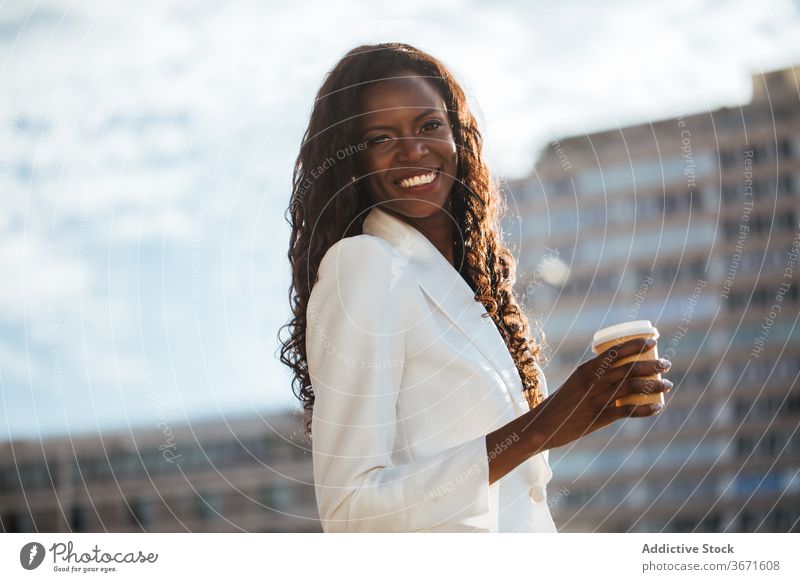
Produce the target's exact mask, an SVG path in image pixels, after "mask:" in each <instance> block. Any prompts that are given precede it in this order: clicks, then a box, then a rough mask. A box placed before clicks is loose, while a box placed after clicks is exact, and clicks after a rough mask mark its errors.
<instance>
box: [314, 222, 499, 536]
mask: <svg viewBox="0 0 800 582" xmlns="http://www.w3.org/2000/svg"><path fill="white" fill-rule="evenodd" d="M404 265H405V258H404V257H402V256H401V255H399V254H397V253H396V252H395V251H394V249H393V248H392V247H391V246H390V245H388V243H386V242H385V241H383V240H381V239H379V238H377V237H372V236H369V235H358V236H356V237H350V238H346V239H343V240H341V241H339V242H337V243H336V244H335V245H333V246H332V247H331V248H330V249H329V250H328V252H327V253H326V254H325V256H324V257H323V259H322V261H321V263H320V268H319V273H318V280H317V281H316V283H315V285H314V286H313V289H312V292H311V297H310V300H309V303H308V308H307V321H306V324H307V330H306V353H307V363H308V370H309V373H310V376H311V383H312V387H313V390H314V394H315V401H314V410H313V416H312V458H313V468H314V482H315V491H316V498H317V505H318V508H319V513H320V518H321V522H322V528H323V531H326V532H369V531H384V532H406V531H423V530H425V529H428V528H432V527H435V526H442V525H444V526H445V528H446V529H447V530H448V531H482V530H484V529H487V528H486V525H485V524H486V523H487V520H488V519H489V515H490V511H491V508H490V494H491V492H492V491H491V490H490V487H493V486H494V484H493V485H489V461H488V454H487V450H486V441H485V438H486V437H485V435H483V436H481V437H478V438H474V439H472V440H468V441H467V442H464V443H462V444H460V445H458V446H455V447H451V448H448V449H445V450H442V451H440V452H439V453H437V454H435V455H433V456H431V457H429V458H419V459H414V460H412V461H411V462H397V458H398V452H397V451H395V446H396V443H397V442H398V441H397V438H396V437H397V434H396V431H397V430H398V417H397V401H398V394H399V390H400V387H401V381H402V376H403V369H404V367H405V365H406V357H407V354H406V351H405V331H406V330H405V321H406V319H405V313H406V311H405V305H406V300H405V299H404V294H405V293H407V292H408V291H407V289H409V287H408V285H409V278H408V277H405V278H404V277H402V269H403V266H404ZM400 456H402V458H403V459H405V460H407V459H408V458H409V456H408V455H407V454H405V455H400Z"/></svg>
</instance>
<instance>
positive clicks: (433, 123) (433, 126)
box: [422, 119, 442, 129]
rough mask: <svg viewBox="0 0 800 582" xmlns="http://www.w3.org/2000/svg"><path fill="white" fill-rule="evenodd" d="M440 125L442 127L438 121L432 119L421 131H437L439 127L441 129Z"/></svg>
mask: <svg viewBox="0 0 800 582" xmlns="http://www.w3.org/2000/svg"><path fill="white" fill-rule="evenodd" d="M441 125H442V122H441V121H439V120H438V119H434V120H432V121H429V122H428V123H426V124H425V125H423V126H422V129H438V128H439V127H441Z"/></svg>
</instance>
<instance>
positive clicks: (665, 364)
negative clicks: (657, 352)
mask: <svg viewBox="0 0 800 582" xmlns="http://www.w3.org/2000/svg"><path fill="white" fill-rule="evenodd" d="M670 365H671V362H670V361H669V360H665V359H664V358H659V359H658V368H659V369H660V370H666V369H667V368H669V367H670Z"/></svg>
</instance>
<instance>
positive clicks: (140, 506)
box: [130, 498, 155, 528]
mask: <svg viewBox="0 0 800 582" xmlns="http://www.w3.org/2000/svg"><path fill="white" fill-rule="evenodd" d="M154 513H155V512H154V508H153V505H152V503H151V502H150V501H149V500H146V499H139V498H136V499H133V500H132V501H131V502H130V520H131V523H133V524H134V525H139V526H141V527H143V528H147V527H150V526H151V525H152V524H153V518H154V517H155V515H154Z"/></svg>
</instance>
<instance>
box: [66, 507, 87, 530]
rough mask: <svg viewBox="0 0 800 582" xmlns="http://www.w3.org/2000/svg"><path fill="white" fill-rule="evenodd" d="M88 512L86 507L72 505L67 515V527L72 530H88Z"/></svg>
mask: <svg viewBox="0 0 800 582" xmlns="http://www.w3.org/2000/svg"><path fill="white" fill-rule="evenodd" d="M88 518H89V515H88V512H87V511H86V507H84V506H83V505H81V504H76V505H74V506H73V507H72V510H71V511H70V515H69V527H70V529H71V530H72V531H73V532H85V531H88V521H89V520H88Z"/></svg>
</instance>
